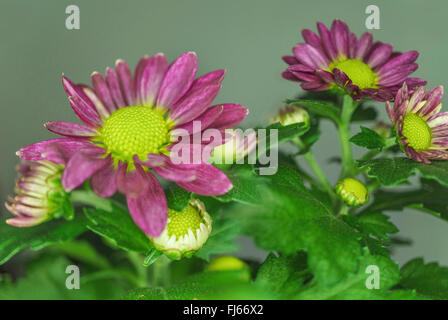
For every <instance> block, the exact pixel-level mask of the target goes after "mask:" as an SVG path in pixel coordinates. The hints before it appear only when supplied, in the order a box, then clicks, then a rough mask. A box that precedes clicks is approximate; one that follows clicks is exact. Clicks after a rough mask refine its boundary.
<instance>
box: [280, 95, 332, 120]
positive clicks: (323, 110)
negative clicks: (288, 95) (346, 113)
mask: <svg viewBox="0 0 448 320" xmlns="http://www.w3.org/2000/svg"><path fill="white" fill-rule="evenodd" d="M286 103H287V104H288V105H297V106H300V107H304V108H306V109H307V110H308V111H309V112H311V113H314V114H316V115H318V116H321V117H324V118H328V119H331V120H333V121H334V122H335V123H339V121H340V120H339V111H340V109H339V108H338V107H337V106H336V105H335V104H334V103H332V102H329V101H316V100H306V99H300V100H288V101H287V102H286Z"/></svg>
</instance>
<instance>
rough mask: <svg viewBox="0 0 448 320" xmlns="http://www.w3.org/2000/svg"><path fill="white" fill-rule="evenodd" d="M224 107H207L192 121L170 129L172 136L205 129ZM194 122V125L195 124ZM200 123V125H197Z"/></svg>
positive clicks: (189, 133)
mask: <svg viewBox="0 0 448 320" xmlns="http://www.w3.org/2000/svg"><path fill="white" fill-rule="evenodd" d="M223 110H224V107H223V106H222V105H217V106H213V107H210V108H207V110H206V111H205V112H203V113H202V114H201V115H200V116H199V117H197V118H196V119H194V120H193V121H190V122H187V123H184V124H182V125H177V126H176V127H175V129H174V130H172V131H171V135H172V136H181V135H187V134H188V135H191V134H194V133H197V132H200V131H203V130H205V129H207V128H208V127H209V126H210V124H212V123H213V121H215V120H216V119H217V118H218V117H219V116H220V115H221V113H222V111H223ZM195 122H196V125H195ZM197 123H200V125H197Z"/></svg>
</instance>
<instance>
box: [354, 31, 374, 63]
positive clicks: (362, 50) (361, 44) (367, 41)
mask: <svg viewBox="0 0 448 320" xmlns="http://www.w3.org/2000/svg"><path fill="white" fill-rule="evenodd" d="M372 41H373V37H372V34H371V33H369V32H365V33H363V35H362V36H361V38H359V41H358V43H357V44H356V48H355V58H356V59H360V60H364V58H365V57H366V55H367V53H368V52H369V51H370V48H371V47H372Z"/></svg>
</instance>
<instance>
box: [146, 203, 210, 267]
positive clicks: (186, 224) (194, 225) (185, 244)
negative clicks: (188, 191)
mask: <svg viewBox="0 0 448 320" xmlns="http://www.w3.org/2000/svg"><path fill="white" fill-rule="evenodd" d="M211 231H212V219H211V218H210V216H209V214H208V213H207V212H206V211H205V207H204V204H203V203H202V202H201V201H199V200H197V199H194V200H191V201H190V203H189V204H188V205H187V206H186V207H185V209H184V210H182V211H180V212H179V211H175V210H173V209H168V222H167V225H166V227H165V230H163V232H162V234H161V235H160V236H159V237H157V238H151V241H152V243H153V244H154V247H155V248H156V249H157V250H159V251H162V252H163V253H164V254H165V255H166V256H167V257H168V258H170V259H173V260H179V259H181V258H183V257H187V258H189V257H191V256H192V255H193V254H194V253H195V252H196V251H198V250H199V249H201V248H202V246H203V245H204V243H205V242H206V241H207V239H208V236H209V235H210V232H211Z"/></svg>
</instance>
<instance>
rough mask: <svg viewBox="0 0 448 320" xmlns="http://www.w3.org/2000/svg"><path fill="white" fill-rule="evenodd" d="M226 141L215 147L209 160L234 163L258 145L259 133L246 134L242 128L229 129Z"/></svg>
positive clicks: (216, 162)
mask: <svg viewBox="0 0 448 320" xmlns="http://www.w3.org/2000/svg"><path fill="white" fill-rule="evenodd" d="M225 134H226V142H225V143H224V144H222V145H219V146H216V147H215V148H213V152H212V155H211V157H210V158H209V162H211V163H215V164H233V163H235V162H237V161H238V160H240V159H243V158H244V157H246V156H247V155H248V154H250V153H251V152H252V151H253V150H254V149H255V147H256V146H257V133H256V131H251V132H249V133H247V134H245V133H244V132H243V131H242V130H241V129H227V130H226V131H225Z"/></svg>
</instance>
